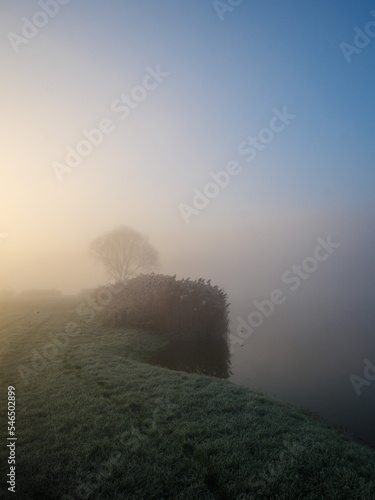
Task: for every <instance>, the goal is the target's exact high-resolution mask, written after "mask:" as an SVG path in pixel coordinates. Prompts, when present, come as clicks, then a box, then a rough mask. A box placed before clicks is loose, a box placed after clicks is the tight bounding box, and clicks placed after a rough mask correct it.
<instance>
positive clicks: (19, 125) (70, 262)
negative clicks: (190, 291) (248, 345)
mask: <svg viewBox="0 0 375 500" xmlns="http://www.w3.org/2000/svg"><path fill="white" fill-rule="evenodd" d="M371 11H372V12H373V14H371ZM0 13H1V16H0V57H1V61H2V64H1V67H0V75H1V76H0V82H1V86H2V89H1V90H2V91H1V94H0V102H1V114H0V131H1V144H2V147H1V151H0V168H1V174H0V175H1V177H0V179H1V183H0V197H1V212H0V289H12V290H15V291H16V292H20V291H21V290H24V289H30V288H57V289H61V290H63V291H64V292H65V293H76V292H78V291H79V290H80V289H82V288H86V287H94V286H97V285H99V284H102V283H104V282H105V281H106V279H107V278H106V276H105V274H104V272H103V269H102V268H101V267H100V266H99V265H98V264H97V263H95V262H93V261H92V260H91V259H90V258H89V256H88V246H89V243H90V241H92V240H93V239H95V238H96V237H98V236H100V235H102V234H103V233H105V232H107V231H110V230H111V229H114V228H115V227H118V226H121V225H125V226H130V227H133V228H134V229H136V230H138V231H139V232H141V233H142V234H144V235H146V236H147V237H149V239H150V242H151V243H152V244H153V246H154V247H155V248H156V249H157V250H158V252H159V253H160V259H161V262H162V272H164V273H166V274H175V273H177V274H178V275H179V277H188V276H190V277H193V278H195V277H200V276H202V275H203V277H206V278H213V281H215V282H218V283H219V284H220V285H223V286H225V287H226V289H228V290H229V291H230V293H231V294H232V295H233V294H236V293H237V295H238V296H244V297H245V296H250V295H251V296H252V295H254V294H255V295H256V294H257V293H258V294H262V293H266V291H267V290H269V288H270V287H272V286H273V285H274V283H276V282H277V280H279V277H280V275H281V274H282V272H283V271H285V269H287V268H288V267H289V266H290V265H291V264H293V262H296V261H297V260H298V259H299V260H302V259H303V258H304V257H306V256H307V255H309V252H310V251H311V249H313V248H314V242H315V241H316V238H317V237H326V236H327V235H328V234H332V238H333V239H334V237H335V236H336V235H337V237H340V238H341V242H342V248H343V251H342V255H343V256H344V257H342V259H343V260H342V261H341V263H340V264H337V269H336V268H335V264H331V265H330V266H331V269H332V271H331V272H332V273H334V272H335V273H336V274H334V276H335V279H336V280H337V281H336V283H337V287H336V288H337V289H339V288H340V289H342V285H341V283H342V280H343V279H344V278H345V279H346V278H347V279H349V278H350V279H353V276H355V277H356V279H357V280H358V283H359V284H358V286H359V287H360V286H361V284H364V285H363V286H364V288H365V289H366V290H367V289H368V288H367V287H368V286H369V284H368V282H367V281H366V280H368V276H369V267H368V266H372V267H371V272H373V264H371V262H372V260H371V255H372V250H373V239H372V236H371V235H372V234H373V229H374V214H375V210H374V187H375V172H374V155H375V143H374V140H373V117H374V112H375V100H374V98H373V92H374V88H375V71H374V63H373V61H374V55H375V6H374V4H373V2H370V1H362V2H356V1H354V0H352V1H349V0H346V1H338V0H333V1H331V2H325V1H323V0H318V1H316V2H298V1H296V0H295V1H291V0H290V1H287V0H284V1H276V0H272V1H271V0H263V1H262V2H255V1H242V2H241V1H238V0H236V1H235V0H227V1H223V2H220V1H216V2H215V1H202V0H189V1H187V0H186V1H180V2H175V1H172V0H159V1H158V2H152V1H151V0H148V1H142V0H140V1H137V2H135V1H127V0H125V1H119V0H118V1H115V0H109V1H107V2H100V1H99V0H91V1H90V2H89V1H84V0H70V1H67V0H65V2H62V1H61V0H60V2H57V0H56V1H55V0H50V1H47V0H44V1H43V0H40V1H39V2H27V1H23V0H19V1H17V2H14V1H12V0H3V1H2V2H1V6H0ZM371 23H372V24H371ZM365 30H367V32H368V34H367V35H366V31H365ZM128 96H130V101H129V100H127V99H129V97H128ZM94 129H95V130H96V132H92V131H93V130H94ZM98 129H99V132H98V131H97V130H98ZM84 131H85V132H84ZM88 136H90V137H91V143H90V142H89V143H88V145H87V140H88ZM82 141H85V142H82ZM254 141H255V142H254ZM93 142H94V143H95V144H92V143H93ZM250 142H251V144H250ZM67 148H68V149H67ZM69 148H70V149H69ZM78 150H79V151H81V152H82V156H81V157H78V159H77V151H78ZM68 151H69V152H70V153H69V154H68ZM74 157H75V160H74ZM68 160H69V161H70V163H69V161H68ZM223 171H225V172H226V173H224V174H223V173H221V174H218V172H223ZM229 171H230V172H231V173H228V172H229ZM215 179H216V180H215ZM217 179H219V180H217ZM228 179H229V180H228ZM220 182H221V186H220V185H218V184H220ZM210 186H211V187H210ZM194 190H198V191H199V192H200V193H203V194H204V193H205V192H206V193H207V192H208V193H210V195H211V197H207V196H206V197H203V198H202V196H201V195H198V197H197V195H196V193H197V191H194ZM194 195H195V198H194ZM194 200H195V204H196V205H194ZM197 207H199V208H197ZM364 256H365V257H364ZM358 265H360V266H362V267H361V270H360V271H358V272H357V271H356V269H357V267H356V266H358ZM335 269H336V271H335ZM366 270H367V271H366ZM345 273H347V274H345ZM328 274H329V273H328ZM331 278H332V276H331ZM322 279H323V278H322ZM332 279H333V278H332Z"/></svg>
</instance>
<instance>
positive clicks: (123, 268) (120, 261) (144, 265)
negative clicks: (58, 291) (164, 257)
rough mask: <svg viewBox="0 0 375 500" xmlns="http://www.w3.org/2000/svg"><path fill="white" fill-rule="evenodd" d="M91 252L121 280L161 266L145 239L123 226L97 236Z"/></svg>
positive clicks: (123, 281) (115, 277) (112, 274)
mask: <svg viewBox="0 0 375 500" xmlns="http://www.w3.org/2000/svg"><path fill="white" fill-rule="evenodd" d="M90 253H91V255H92V256H93V257H94V258H96V259H97V260H99V261H100V262H101V263H102V264H103V265H104V267H105V268H106V271H107V272H108V274H109V275H110V277H112V278H113V279H115V281H116V282H121V283H125V282H126V281H127V280H128V279H129V278H131V277H133V276H136V275H137V274H139V273H140V272H141V271H150V270H152V269H153V268H155V267H158V266H159V265H160V264H159V256H158V253H157V251H156V250H155V249H154V248H153V247H152V246H151V245H150V243H149V242H148V239H147V238H146V237H145V236H143V235H141V234H140V233H138V232H137V231H135V230H134V229H132V228H130V227H124V226H122V227H119V228H117V229H114V230H113V231H110V232H109V233H107V234H105V235H103V236H100V237H99V238H97V239H96V240H94V241H93V242H92V243H91V244H90Z"/></svg>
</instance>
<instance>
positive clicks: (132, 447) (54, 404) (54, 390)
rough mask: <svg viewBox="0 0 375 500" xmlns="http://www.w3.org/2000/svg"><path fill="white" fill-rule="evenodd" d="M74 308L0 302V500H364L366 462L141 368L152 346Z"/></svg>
mask: <svg viewBox="0 0 375 500" xmlns="http://www.w3.org/2000/svg"><path fill="white" fill-rule="evenodd" d="M77 305H78V301H75V300H74V299H63V298H60V299H56V300H52V301H49V302H45V303H40V302H35V301H26V300H25V301H16V300H15V301H9V302H2V303H1V304H0V307H1V323H0V338H1V350H0V358H1V359H0V360H1V363H0V367H1V368H0V370H1V394H0V397H1V408H0V409H1V422H6V416H5V413H6V390H7V387H8V386H9V385H12V386H14V387H15V390H16V425H15V427H16V436H17V445H16V494H13V496H12V497H11V496H10V495H11V493H9V494H6V493H5V491H6V486H5V480H4V477H6V476H5V475H6V473H8V472H9V469H8V468H9V466H8V464H7V454H8V451H7V450H6V449H5V446H2V447H1V456H0V463H1V476H2V478H3V479H2V482H1V486H0V487H1V490H0V492H1V493H3V491H4V493H5V496H4V498H7V497H9V498H19V499H23V500H28V499H37V498H38V499H41V498H42V499H60V498H61V499H65V500H68V499H70V500H71V499H84V498H87V499H89V498H90V499H132V500H133V499H134V500H135V499H158V500H160V499H173V500H191V499H199V500H204V499H207V500H208V499H233V500H245V499H258V498H260V499H261V498H265V499H266V498H267V499H270V498H272V499H298V498H301V499H315V498H316V499H321V498H327V499H335V498H340V499H369V500H370V499H374V498H375V450H373V449H371V448H369V447H366V446H362V445H360V444H357V443H355V442H353V441H351V440H350V439H349V438H347V437H345V436H344V435H343V434H342V433H339V432H338V431H336V430H335V429H333V428H332V427H329V426H326V425H324V424H322V423H320V422H318V421H317V420H316V419H314V418H313V417H312V416H311V415H308V414H306V413H304V412H302V411H300V410H297V409H294V408H293V407H291V406H289V405H286V404H283V403H280V402H277V401H272V400H270V399H268V398H266V397H264V396H263V395H261V394H258V393H254V392H251V391H250V390H248V389H245V388H241V387H237V386H235V385H234V384H232V383H230V382H227V381H222V380H218V379H214V378H211V377H204V376H199V375H191V374H186V373H183V372H176V371H171V370H168V369H165V368H160V367H157V366H150V365H148V364H147V363H145V359H146V358H147V356H148V355H150V354H151V353H152V352H155V351H156V350H157V349H158V348H160V347H162V346H163V345H165V344H166V341H165V340H163V339H161V338H158V337H155V336H153V335H150V334H148V333H146V332H141V331H135V330H126V329H115V328H103V327H99V326H97V325H96V324H95V322H94V321H92V322H89V323H88V324H85V322H84V321H83V320H82V318H80V317H79V316H78V314H77V311H76V307H77ZM70 322H76V323H77V324H78V327H77V326H74V325H72V324H70V325H69V323H70ZM64 330H65V331H68V332H69V334H70V336H67V335H60V336H58V335H56V334H58V333H59V332H63V331H64ZM51 342H60V347H57V348H56V347H55V348H54V347H53V346H51ZM64 342H65V345H64ZM48 345H49V347H47V346H48ZM46 355H47V357H50V359H49V360H47V359H46V357H45V356H46ZM33 362H34V365H33ZM1 430H2V442H3V443H5V442H6V437H7V436H6V435H5V426H4V425H2V429H1Z"/></svg>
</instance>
